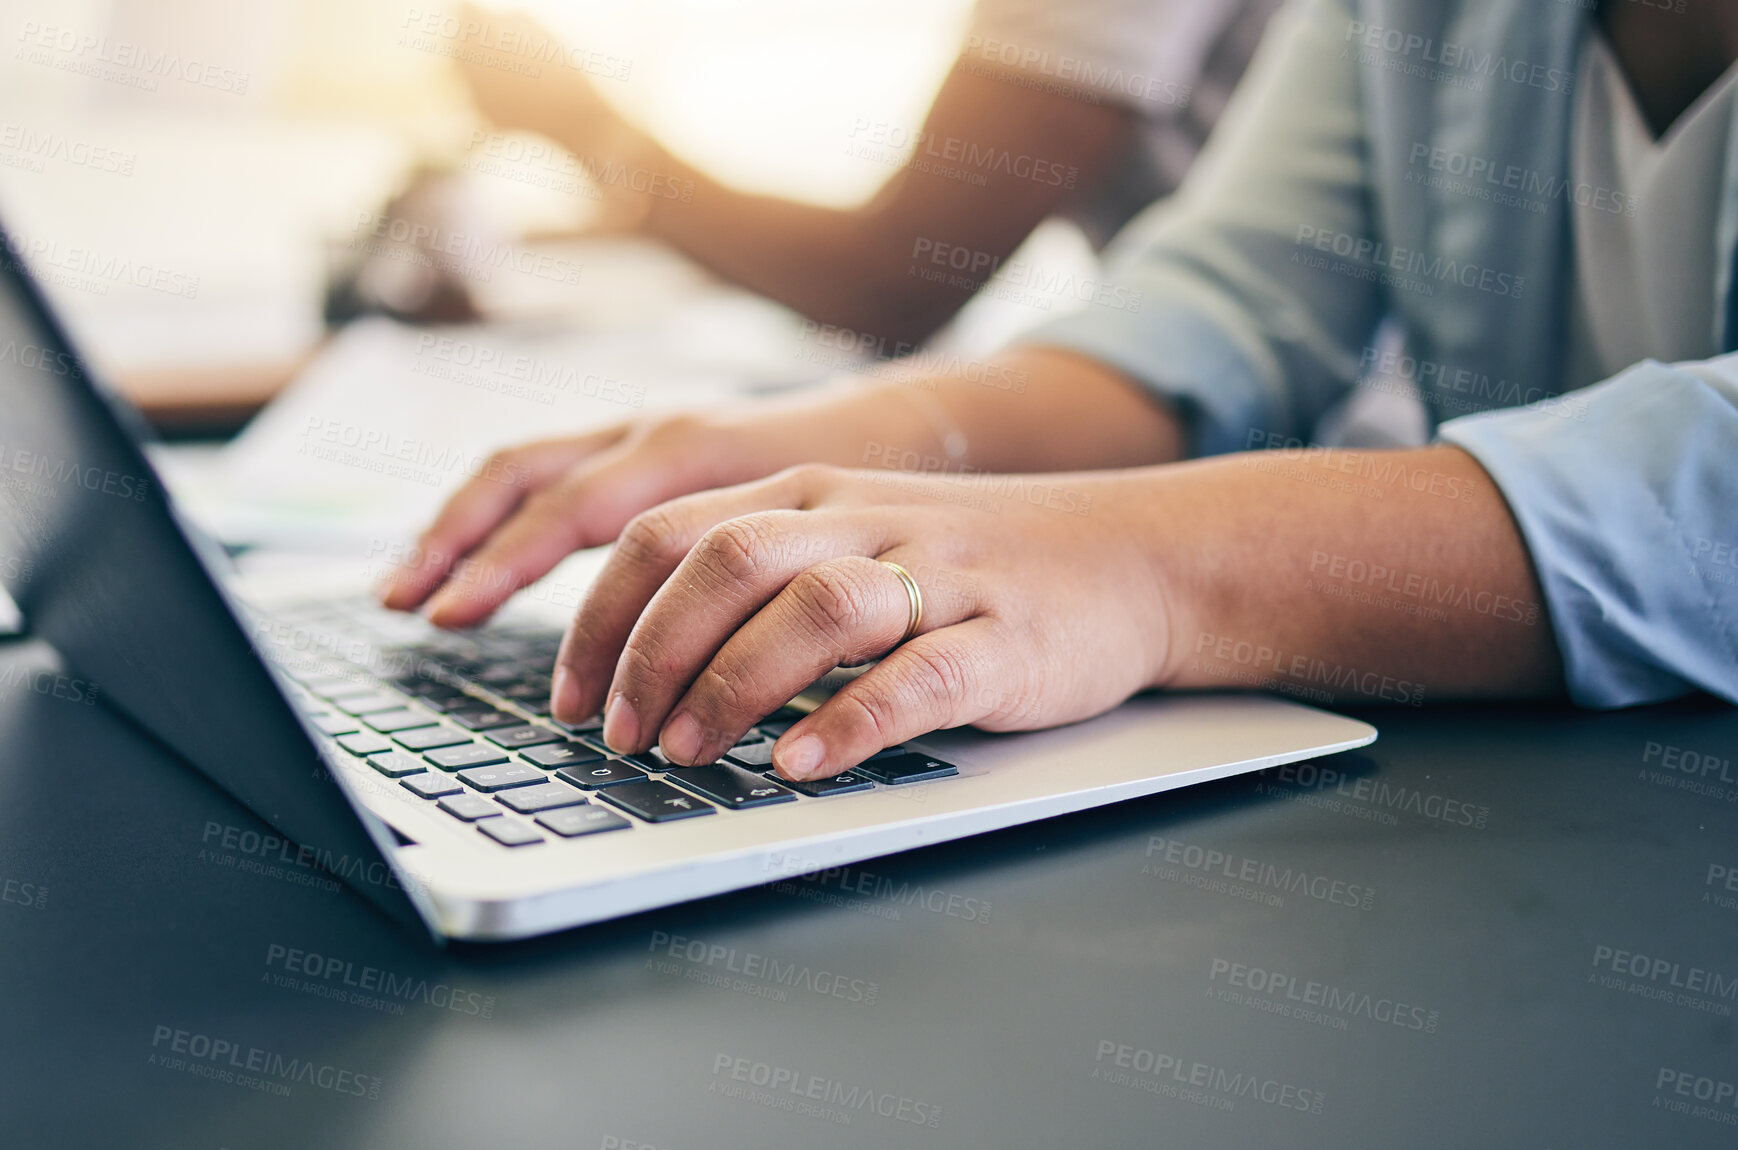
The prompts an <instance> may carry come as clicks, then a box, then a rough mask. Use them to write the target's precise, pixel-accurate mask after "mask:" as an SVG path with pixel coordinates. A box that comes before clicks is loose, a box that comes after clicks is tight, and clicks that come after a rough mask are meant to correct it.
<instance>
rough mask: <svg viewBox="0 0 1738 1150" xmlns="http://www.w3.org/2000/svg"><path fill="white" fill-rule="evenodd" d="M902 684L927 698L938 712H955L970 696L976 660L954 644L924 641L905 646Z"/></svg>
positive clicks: (948, 713)
mask: <svg viewBox="0 0 1738 1150" xmlns="http://www.w3.org/2000/svg"><path fill="white" fill-rule="evenodd" d="M908 654H909V656H910V658H909V660H908V661H906V662H905V676H904V678H905V684H904V685H905V686H906V687H907V689H908V690H910V691H912V692H914V693H915V694H917V696H918V697H919V698H922V699H925V700H927V701H928V702H929V703H930V704H931V705H932V706H933V707H934V708H935V710H936V711H937V712H938V713H941V714H946V715H950V716H951V715H956V714H958V713H959V711H960V710H961V708H963V707H964V706H965V704H966V703H967V701H968V700H969V699H970V696H971V689H972V684H973V683H974V682H975V681H976V680H977V674H976V661H975V660H973V659H971V658H970V657H969V656H967V655H966V654H965V653H964V652H963V651H961V650H960V649H959V648H958V647H955V646H949V645H943V644H925V645H922V646H918V647H912V648H909V649H908Z"/></svg>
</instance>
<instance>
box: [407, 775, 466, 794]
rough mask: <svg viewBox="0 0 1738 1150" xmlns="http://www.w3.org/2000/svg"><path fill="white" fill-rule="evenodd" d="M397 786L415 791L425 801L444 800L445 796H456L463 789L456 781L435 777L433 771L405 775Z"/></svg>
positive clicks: (439, 776)
mask: <svg viewBox="0 0 1738 1150" xmlns="http://www.w3.org/2000/svg"><path fill="white" fill-rule="evenodd" d="M398 785H399V786H401V787H404V788H406V789H408V790H412V791H415V792H416V793H417V794H419V795H421V796H422V797H423V798H425V799H439V798H445V797H446V796H447V795H456V794H458V793H459V792H460V791H463V790H464V789H465V788H463V787H461V786H459V784H458V781H457V780H456V779H450V778H448V777H447V776H445V775H437V774H435V773H434V772H433V771H424V772H423V773H422V774H420V775H406V776H405V777H404V778H402V779H400V780H398Z"/></svg>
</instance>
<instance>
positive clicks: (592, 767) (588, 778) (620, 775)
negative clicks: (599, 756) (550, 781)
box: [555, 759, 646, 791]
mask: <svg viewBox="0 0 1738 1150" xmlns="http://www.w3.org/2000/svg"><path fill="white" fill-rule="evenodd" d="M555 774H556V777H558V778H562V779H566V780H567V781H568V782H570V783H572V784H573V785H574V786H576V787H584V788H585V789H586V790H588V791H591V790H596V789H597V788H598V787H613V786H615V785H616V784H617V783H636V782H640V781H641V780H643V779H644V778H645V777H646V772H644V771H642V770H638V769H636V768H634V767H630V766H628V764H626V763H619V762H616V761H615V760H613V759H604V760H601V761H600V762H595V763H580V764H579V765H577V766H572V767H562V768H561V769H560V770H559V771H556V772H555Z"/></svg>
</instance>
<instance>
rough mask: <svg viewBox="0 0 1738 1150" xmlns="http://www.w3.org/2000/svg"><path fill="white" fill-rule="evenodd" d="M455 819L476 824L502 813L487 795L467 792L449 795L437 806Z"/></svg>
mask: <svg viewBox="0 0 1738 1150" xmlns="http://www.w3.org/2000/svg"><path fill="white" fill-rule="evenodd" d="M435 805H436V806H438V807H440V809H441V810H443V811H445V812H447V814H449V815H451V816H453V817H454V818H455V819H464V820H465V821H466V822H467V823H474V822H476V821H477V820H478V819H488V818H494V817H495V816H496V815H498V814H500V813H501V808H500V807H498V806H496V805H495V804H494V802H493V801H492V800H491V799H490V798H489V797H488V796H486V795H473V794H472V793H471V792H469V791H466V792H464V793H463V794H458V795H448V796H447V797H446V798H444V799H442V800H441V801H440V802H439V803H437V804H435Z"/></svg>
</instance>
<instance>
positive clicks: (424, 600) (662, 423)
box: [379, 413, 790, 627]
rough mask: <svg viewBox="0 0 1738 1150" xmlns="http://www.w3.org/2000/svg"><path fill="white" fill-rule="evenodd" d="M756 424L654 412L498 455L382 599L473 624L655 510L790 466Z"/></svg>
mask: <svg viewBox="0 0 1738 1150" xmlns="http://www.w3.org/2000/svg"><path fill="white" fill-rule="evenodd" d="M760 422H761V421H759V420H756V419H753V418H749V419H743V420H732V419H729V418H713V417H708V416H703V415H698V414H693V413H674V414H669V415H657V416H647V417H644V418H641V419H635V420H630V421H628V422H625V423H618V424H616V425H614V426H612V427H607V428H604V429H602V430H600V431H594V432H590V433H587V434H585V435H575V436H568V437H565V438H560V439H545V440H539V441H537V442H534V443H527V444H522V445H520V446H517V447H511V448H507V449H505V450H503V451H500V452H497V453H496V454H495V455H494V456H493V457H492V458H491V459H490V460H489V461H488V463H487V464H486V465H485V466H484V467H482V468H480V469H479V470H478V472H477V474H476V476H475V477H474V478H472V479H471V480H470V481H469V482H468V483H466V484H465V485H464V486H463V487H461V488H460V489H459V490H458V491H457V492H456V493H455V494H454V495H453V496H452V498H450V499H449V500H447V503H446V506H445V507H443V508H442V509H441V512H440V514H439V515H438V516H437V517H436V518H435V521H434V523H432V524H431V525H430V526H429V527H428V529H427V530H425V531H424V532H423V533H422V534H421V536H419V537H418V539H417V544H416V548H415V550H414V551H413V552H412V553H411V554H410V556H409V558H408V559H406V561H405V562H404V563H402V564H401V565H400V566H399V568H398V569H397V570H396V571H394V572H393V573H392V574H391V575H390V576H388V577H387V579H386V580H385V581H384V582H383V583H382V585H381V587H380V590H379V594H380V599H381V602H382V603H384V604H385V605H386V606H388V607H391V608H393V609H395V610H401V611H411V610H415V609H417V608H418V607H422V608H424V613H425V614H426V615H427V617H428V619H429V621H430V622H432V623H434V624H436V625H437V626H441V627H469V626H474V625H475V624H477V623H480V622H482V621H483V620H485V619H487V618H488V617H489V616H490V615H491V614H492V613H494V611H495V609H496V608H497V607H499V606H500V605H501V604H502V603H504V602H506V600H507V599H508V598H509V597H510V596H511V595H512V594H513V593H514V592H515V591H517V590H519V589H520V588H521V587H524V586H527V585H528V584H530V583H534V582H536V581H537V580H538V579H540V578H542V577H543V576H544V575H546V574H548V572H549V571H550V570H551V569H553V568H554V567H555V565H556V564H558V563H560V562H561V561H562V560H563V559H565V558H566V557H567V556H568V555H569V554H571V553H573V552H574V551H578V550H581V549H583V548H586V547H596V546H599V545H601V544H604V543H608V542H610V541H612V540H613V539H615V537H616V536H617V535H618V534H619V533H620V532H621V529H622V528H623V527H624V526H625V525H626V524H627V522H628V520H630V519H632V518H633V517H634V516H635V515H638V514H639V513H640V512H642V511H644V510H646V509H647V508H650V507H655V506H656V505H658V504H660V503H663V502H664V501H666V500H669V499H674V498H675V497H677V496H679V495H687V494H690V493H692V492H696V491H704V490H707V489H710V488H713V487H724V486H729V485H731V484H736V483H744V482H747V481H749V480H752V479H759V478H761V477H763V476H766V475H770V474H772V473H773V472H775V471H777V470H779V469H780V468H781V467H784V466H786V465H787V464H788V463H789V462H790V461H789V460H787V459H784V458H783V456H782V454H777V453H775V451H774V450H773V446H772V445H773V443H774V442H776V439H774V438H770V437H768V436H767V435H765V434H762V433H761V431H762V429H761V428H760V427H759V426H758V424H759V423H760Z"/></svg>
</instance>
